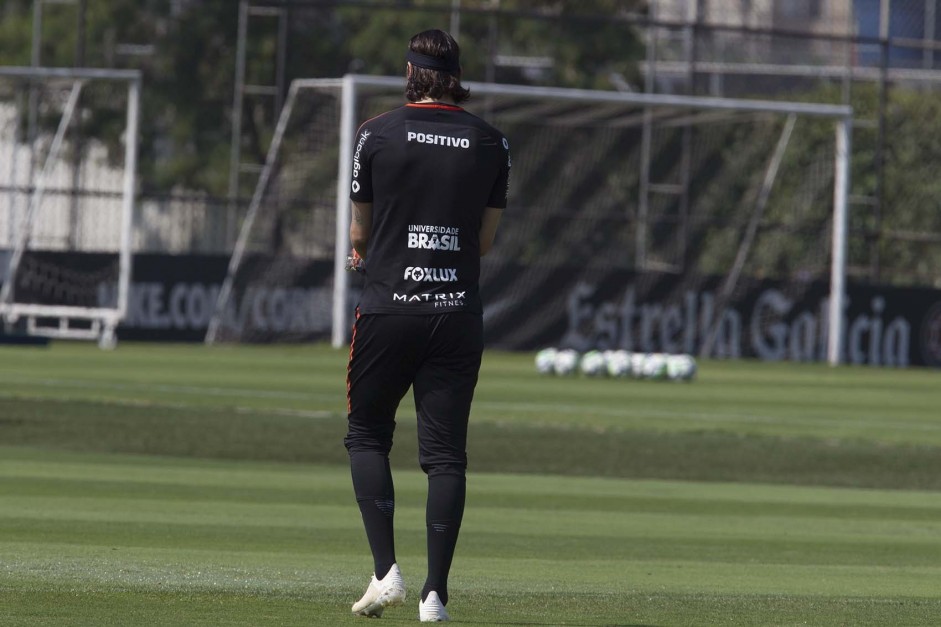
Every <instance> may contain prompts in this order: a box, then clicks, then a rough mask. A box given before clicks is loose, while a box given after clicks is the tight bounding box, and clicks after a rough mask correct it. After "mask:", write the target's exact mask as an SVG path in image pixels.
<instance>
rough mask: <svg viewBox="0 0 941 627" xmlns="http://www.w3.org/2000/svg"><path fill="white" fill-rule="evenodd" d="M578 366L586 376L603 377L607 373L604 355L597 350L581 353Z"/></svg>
mask: <svg viewBox="0 0 941 627" xmlns="http://www.w3.org/2000/svg"><path fill="white" fill-rule="evenodd" d="M578 367H579V370H581V371H582V374H583V375H585V376H586V377H603V376H605V375H606V374H608V368H607V364H606V363H605V359H604V355H602V354H601V353H600V352H598V351H588V352H587V353H585V354H584V355H582V359H581V361H580V362H579V364H578Z"/></svg>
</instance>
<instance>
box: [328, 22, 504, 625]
mask: <svg viewBox="0 0 941 627" xmlns="http://www.w3.org/2000/svg"><path fill="white" fill-rule="evenodd" d="M406 60H407V66H406V67H407V85H406V91H405V95H406V97H407V99H408V100H409V103H408V104H406V105H405V106H403V107H400V108H398V109H394V110H392V111H389V112H386V113H384V114H382V115H379V116H377V117H375V118H372V119H371V120H368V121H366V122H365V123H364V124H363V125H362V126H361V127H360V129H359V132H358V133H357V135H356V139H355V145H354V146H353V163H352V184H351V193H350V199H351V200H352V201H353V215H352V221H351V224H350V239H351V241H352V244H353V249H354V254H353V260H354V264H353V265H354V266H357V267H359V268H360V269H363V270H364V271H365V273H366V283H365V287H364V289H363V293H362V297H361V300H360V303H359V305H358V306H357V308H356V321H355V323H354V325H353V340H352V343H351V346H350V361H349V367H348V373H347V392H348V393H347V398H348V411H349V416H348V418H349V431H348V433H347V436H346V439H345V444H346V448H347V450H348V451H349V454H350V465H351V470H352V475H353V489H354V491H355V493H356V500H357V502H358V503H359V508H360V512H361V513H362V516H363V523H364V525H365V527H366V537H367V539H368V541H369V548H370V549H371V551H372V555H373V560H374V562H375V573H374V575H373V578H372V581H371V582H370V584H369V588H368V589H367V590H366V594H364V595H363V598H362V599H360V600H359V601H358V602H356V603H355V604H354V605H353V613H354V614H360V615H363V616H381V615H382V612H383V610H384V609H385V608H386V607H389V606H393V605H399V604H401V603H402V602H404V601H405V584H404V581H403V579H402V574H401V571H400V570H399V567H398V565H397V564H396V558H395V541H394V536H393V524H392V522H393V513H394V510H395V492H394V488H393V483H392V473H391V471H390V468H389V451H390V450H391V448H392V434H393V431H394V430H395V413H396V408H397V407H398V405H399V402H400V401H401V400H402V398H403V397H404V396H405V393H406V392H407V391H408V389H409V387H410V386H411V387H412V392H413V395H414V398H415V407H416V410H417V414H418V447H419V462H420V464H421V468H422V470H423V471H425V473H426V474H427V475H428V501H427V509H426V526H427V534H428V574H427V578H426V579H425V584H424V587H423V588H422V591H421V599H420V602H419V604H418V611H419V619H420V620H421V621H422V622H435V621H446V620H449V616H448V613H447V611H446V610H445V605H447V603H448V572H449V571H450V569H451V559H452V557H453V556H454V548H455V546H456V544H457V536H458V531H459V530H460V527H461V519H462V518H463V514H464V495H465V471H466V468H467V453H466V444H467V423H468V417H469V415H470V406H471V400H472V399H473V395H474V388H475V386H476V385H477V374H478V371H479V369H480V360H481V353H482V351H483V321H482V308H481V302H480V295H479V286H478V279H479V276H480V257H481V256H483V255H485V254H486V253H487V251H489V250H490V248H491V246H492V245H493V240H494V235H495V234H496V230H497V225H498V223H499V221H500V215H501V213H502V210H503V209H504V208H505V207H506V197H507V183H508V179H509V171H510V154H509V144H508V143H507V140H506V138H505V137H504V136H503V134H502V133H500V131H498V130H496V129H495V128H493V127H492V126H490V125H489V124H487V123H486V122H484V121H483V120H481V119H480V118H477V117H476V116H474V115H472V114H470V113H468V112H467V111H465V110H464V109H463V108H461V107H460V106H458V105H459V104H460V103H461V102H463V101H464V100H466V99H467V98H468V97H469V95H470V93H469V91H468V90H467V89H465V88H464V87H462V86H461V82H460V77H461V65H460V50H459V48H458V45H457V42H456V41H454V39H453V38H452V37H451V36H450V35H448V34H447V33H445V32H443V31H440V30H428V31H424V32H422V33H419V34H417V35H415V36H414V37H412V39H411V41H410V42H409V49H408V52H407V54H406Z"/></svg>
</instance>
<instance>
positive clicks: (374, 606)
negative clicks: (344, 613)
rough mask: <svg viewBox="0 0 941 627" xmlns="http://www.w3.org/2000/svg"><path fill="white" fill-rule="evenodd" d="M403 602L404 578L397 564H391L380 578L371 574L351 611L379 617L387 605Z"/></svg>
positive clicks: (360, 614) (361, 614)
mask: <svg viewBox="0 0 941 627" xmlns="http://www.w3.org/2000/svg"><path fill="white" fill-rule="evenodd" d="M404 602H405V580H404V579H402V572H401V571H400V570H399V566H398V564H393V565H392V568H390V569H389V572H388V573H386V576H385V577H383V578H382V579H381V580H380V579H376V576H375V575H373V577H372V581H370V582H369V587H368V588H366V594H364V595H363V598H362V599H360V600H359V601H357V602H356V603H354V604H353V613H354V614H356V615H358V616H369V617H371V618H379V617H380V616H382V612H383V610H385V609H386V608H387V607H392V606H395V605H402V603H404Z"/></svg>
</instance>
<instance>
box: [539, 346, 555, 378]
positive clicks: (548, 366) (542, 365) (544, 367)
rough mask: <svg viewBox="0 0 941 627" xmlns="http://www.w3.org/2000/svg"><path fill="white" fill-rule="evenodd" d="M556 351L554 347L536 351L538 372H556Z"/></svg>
mask: <svg viewBox="0 0 941 627" xmlns="http://www.w3.org/2000/svg"><path fill="white" fill-rule="evenodd" d="M556 352H557V351H556V350H555V349H554V348H544V349H542V350H541V351H539V352H538V353H536V372H538V373H539V374H554V373H555V354H556Z"/></svg>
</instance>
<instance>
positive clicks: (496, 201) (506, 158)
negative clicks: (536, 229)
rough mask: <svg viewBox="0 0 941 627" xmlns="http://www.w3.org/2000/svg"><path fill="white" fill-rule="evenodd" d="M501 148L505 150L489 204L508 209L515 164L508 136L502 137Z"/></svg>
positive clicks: (489, 205) (491, 189)
mask: <svg viewBox="0 0 941 627" xmlns="http://www.w3.org/2000/svg"><path fill="white" fill-rule="evenodd" d="M500 148H501V150H502V151H503V154H502V158H501V163H500V170H499V173H498V174H497V178H496V180H495V181H494V182H493V187H492V188H490V197H489V198H488V200H487V206H488V207H494V208H496V209H506V204H507V196H508V195H509V193H510V167H511V166H512V164H513V160H512V159H511V158H510V142H508V141H507V139H506V137H501V138H500Z"/></svg>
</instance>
